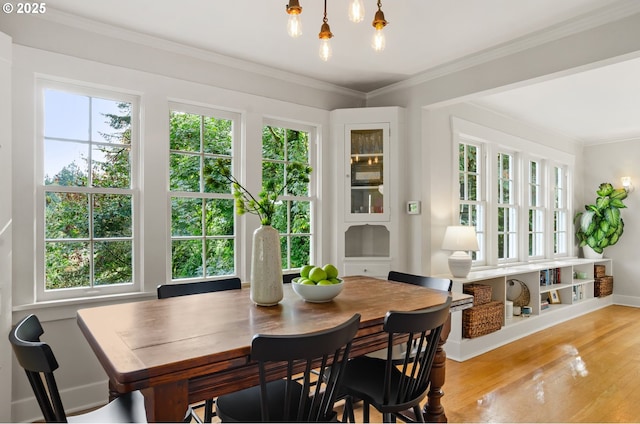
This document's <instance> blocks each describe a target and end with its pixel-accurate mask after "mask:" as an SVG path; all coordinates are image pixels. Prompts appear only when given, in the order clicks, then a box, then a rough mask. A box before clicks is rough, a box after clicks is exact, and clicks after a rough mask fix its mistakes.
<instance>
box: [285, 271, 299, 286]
mask: <svg viewBox="0 0 640 424" xmlns="http://www.w3.org/2000/svg"><path fill="white" fill-rule="evenodd" d="M298 277H300V273H299V272H295V273H292V274H282V282H283V283H284V284H289V283H290V282H292V281H293V279H294V278H298Z"/></svg>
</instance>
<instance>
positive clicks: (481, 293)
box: [462, 284, 491, 306]
mask: <svg viewBox="0 0 640 424" xmlns="http://www.w3.org/2000/svg"><path fill="white" fill-rule="evenodd" d="M462 292H463V293H466V294H471V295H473V306H480V305H484V304H486V303H489V302H491V286H487V285H486V284H465V285H464V287H463V289H462Z"/></svg>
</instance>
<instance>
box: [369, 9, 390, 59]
mask: <svg viewBox="0 0 640 424" xmlns="http://www.w3.org/2000/svg"><path fill="white" fill-rule="evenodd" d="M387 23H388V22H387V20H386V19H385V18H384V13H383V12H382V1H381V0H378V11H377V12H376V14H375V16H374V18H373V22H372V23H371V25H373V27H374V28H375V29H376V30H375V33H374V34H373V40H372V42H371V47H373V49H374V50H375V51H377V52H381V51H382V50H384V46H385V44H386V40H385V37H384V32H382V30H383V29H384V27H385V26H386V25H387Z"/></svg>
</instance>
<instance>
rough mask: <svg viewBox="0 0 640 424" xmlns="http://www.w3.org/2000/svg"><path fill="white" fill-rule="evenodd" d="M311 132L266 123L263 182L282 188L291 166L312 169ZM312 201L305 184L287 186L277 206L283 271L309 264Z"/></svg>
mask: <svg viewBox="0 0 640 424" xmlns="http://www.w3.org/2000/svg"><path fill="white" fill-rule="evenodd" d="M310 133H311V129H293V128H291V126H290V125H287V124H286V123H277V122H267V123H266V125H264V127H263V129H262V181H263V186H266V185H267V184H268V183H269V181H273V182H274V183H275V184H276V185H277V186H279V187H282V186H283V185H285V182H286V181H287V178H288V175H287V172H288V169H290V168H291V166H292V165H297V166H302V167H307V168H309V167H311V160H310ZM312 205H313V197H312V195H311V192H310V185H309V183H308V181H306V182H305V181H304V180H298V181H297V182H296V183H295V184H293V185H288V186H287V188H286V190H285V192H284V193H283V194H282V196H280V202H278V203H276V210H275V214H274V216H273V222H272V225H273V227H274V228H276V229H277V230H278V231H279V233H280V247H281V250H282V252H281V253H282V268H283V269H284V270H288V269H295V268H300V267H302V266H303V265H306V264H309V263H311V262H312V261H311V246H312V234H313V230H312V227H311V225H312V219H311V212H312Z"/></svg>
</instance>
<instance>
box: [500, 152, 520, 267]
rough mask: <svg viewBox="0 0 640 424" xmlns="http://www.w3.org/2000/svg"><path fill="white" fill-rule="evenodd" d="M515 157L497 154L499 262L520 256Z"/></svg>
mask: <svg viewBox="0 0 640 424" xmlns="http://www.w3.org/2000/svg"><path fill="white" fill-rule="evenodd" d="M515 176H516V172H515V159H514V156H513V155H511V154H508V153H504V152H500V153H498V154H497V174H496V182H497V198H496V202H497V216H498V238H497V249H498V262H499V263H504V262H512V261H514V260H516V259H517V257H518V243H517V239H518V231H517V228H518V209H517V203H516V191H515V187H516V181H515Z"/></svg>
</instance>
